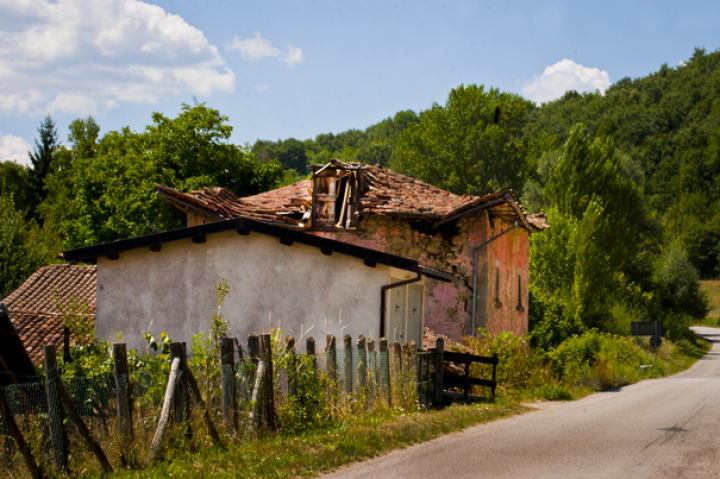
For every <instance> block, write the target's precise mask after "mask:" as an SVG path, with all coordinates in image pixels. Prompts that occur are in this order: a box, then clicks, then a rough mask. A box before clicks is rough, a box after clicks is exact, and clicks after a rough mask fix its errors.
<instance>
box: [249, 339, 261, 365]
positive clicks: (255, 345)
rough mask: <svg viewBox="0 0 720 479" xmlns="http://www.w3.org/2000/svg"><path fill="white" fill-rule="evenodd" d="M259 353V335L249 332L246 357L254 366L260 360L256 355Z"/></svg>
mask: <svg viewBox="0 0 720 479" xmlns="http://www.w3.org/2000/svg"><path fill="white" fill-rule="evenodd" d="M259 355H260V336H258V335H257V334H250V335H249V336H248V358H249V359H250V361H251V362H252V363H254V364H255V366H257V365H258V363H259V362H260V360H259V359H258V356H259Z"/></svg>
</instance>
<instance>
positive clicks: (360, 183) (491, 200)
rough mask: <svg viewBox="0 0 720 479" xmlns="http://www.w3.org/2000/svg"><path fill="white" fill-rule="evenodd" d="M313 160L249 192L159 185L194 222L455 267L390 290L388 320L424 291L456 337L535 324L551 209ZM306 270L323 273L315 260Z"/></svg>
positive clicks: (430, 314) (435, 318) (510, 196)
mask: <svg viewBox="0 0 720 479" xmlns="http://www.w3.org/2000/svg"><path fill="white" fill-rule="evenodd" d="M310 168H311V169H312V177H311V179H308V180H304V181H300V182H298V183H295V184H293V185H290V186H286V187H283V188H279V189H276V190H272V191H268V192H265V193H261V194H259V195H255V196H250V197H245V198H238V197H236V196H235V195H234V194H233V193H232V192H230V191H228V190H227V189H224V188H205V189H203V190H201V191H192V192H190V193H182V192H180V191H177V190H174V189H172V188H168V187H165V186H163V185H158V187H157V189H158V193H159V194H160V195H162V196H163V197H164V198H165V199H166V200H167V201H169V202H170V203H172V204H173V205H175V206H176V207H178V208H180V209H182V210H183V211H184V212H186V213H187V225H188V226H198V225H205V224H212V223H213V222H217V221H222V220H226V219H228V218H248V219H252V220H256V221H258V222H261V223H264V224H267V225H274V226H279V227H282V228H284V229H287V230H288V231H301V232H306V233H309V234H311V235H314V236H317V237H320V238H326V239H332V240H335V241H339V242H342V243H346V244H348V245H356V246H362V247H364V248H368V249H371V250H375V251H378V252H383V253H386V254H390V255H396V256H400V257H404V258H408V259H410V260H414V261H417V262H418V263H419V264H420V265H422V266H426V267H429V268H433V269H435V270H439V271H448V272H452V273H453V277H452V281H451V282H443V281H440V280H437V279H434V278H432V277H428V278H427V279H426V281H425V282H424V284H423V285H422V287H421V286H420V285H419V284H418V285H416V286H415V287H413V286H412V285H410V286H409V287H407V288H398V289H391V290H388V291H387V293H386V294H387V295H388V296H387V298H384V300H386V301H387V302H388V304H389V307H388V308H387V310H386V312H385V314H386V318H385V321H386V322H387V323H388V324H397V323H398V322H400V321H401V319H399V318H405V317H407V315H408V314H409V313H408V309H412V308H415V306H412V305H414V304H416V303H418V302H417V299H415V297H416V296H417V295H419V294H422V295H424V301H421V303H423V306H420V307H421V308H424V324H425V325H426V326H428V327H429V328H431V329H432V330H434V331H437V332H439V333H442V334H446V335H448V336H450V337H452V338H455V339H460V338H461V337H462V336H463V335H467V334H471V333H474V332H476V331H477V328H479V327H482V328H485V329H487V330H489V331H491V332H501V331H513V332H515V333H518V334H522V333H526V332H527V330H528V311H527V309H528V308H527V301H528V261H529V258H528V254H529V246H530V243H529V239H530V235H531V234H532V233H536V232H540V231H542V230H543V229H544V228H546V227H547V221H546V217H545V215H543V214H536V215H528V214H526V212H525V211H524V209H523V208H522V206H521V205H520V204H519V202H518V201H517V199H516V198H515V196H514V193H513V191H512V190H506V191H498V192H496V193H492V194H488V195H485V196H458V195H455V194H452V193H450V192H448V191H444V190H441V189H439V188H436V187H434V186H432V185H429V184H427V183H424V182H422V181H419V180H416V179H414V178H411V177H408V176H405V175H401V174H399V173H396V172H394V171H391V170H388V169H384V168H382V167H380V166H371V165H365V164H360V163H343V162H341V161H339V160H331V162H330V163H328V164H326V165H324V166H321V165H313V166H311V167H310ZM230 258H231V257H228V260H230ZM232 258H234V256H233V257H232ZM284 261H285V258H282V260H281V259H280V257H278V258H274V259H273V260H271V262H270V264H268V265H266V268H270V267H273V268H282V267H285V266H287V267H291V266H290V264H288V265H285V264H284V263H283V262H284ZM271 265H272V266H271ZM306 273H307V274H308V275H309V276H312V277H314V276H315V274H318V273H316V272H314V271H313V269H312V268H310V269H309V270H308V271H307V272H306ZM391 275H392V273H391ZM399 279H401V278H394V277H392V278H391V282H393V281H397V280H399ZM306 280H308V281H309V280H310V279H309V277H308V278H306ZM347 280H348V281H351V278H347ZM174 281H176V282H177V281H192V277H191V276H187V275H181V276H180V277H178V278H174ZM357 294H363V293H362V291H359V290H358V291H357ZM329 296H330V295H328V297H329ZM325 300H327V299H323V301H325ZM418 304H419V303H418ZM347 313H349V312H347V311H346V310H344V311H343V314H347ZM348 320H349V318H348ZM387 334H388V336H389V337H391V335H392V332H391V331H390V330H388V331H387Z"/></svg>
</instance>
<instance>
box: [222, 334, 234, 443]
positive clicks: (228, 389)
mask: <svg viewBox="0 0 720 479" xmlns="http://www.w3.org/2000/svg"><path fill="white" fill-rule="evenodd" d="M220 368H221V372H222V381H221V383H220V388H221V390H222V405H223V406H222V408H223V421H224V422H225V430H226V431H228V432H229V433H230V434H237V428H238V422H237V420H238V418H237V396H236V395H235V340H234V339H233V338H227V337H226V338H220Z"/></svg>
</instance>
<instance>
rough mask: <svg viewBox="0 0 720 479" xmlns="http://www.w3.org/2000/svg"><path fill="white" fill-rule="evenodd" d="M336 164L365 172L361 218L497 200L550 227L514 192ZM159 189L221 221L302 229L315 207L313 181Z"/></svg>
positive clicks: (416, 215)
mask: <svg viewBox="0 0 720 479" xmlns="http://www.w3.org/2000/svg"><path fill="white" fill-rule="evenodd" d="M331 163H333V166H338V167H343V166H345V167H352V168H354V169H359V174H360V175H361V176H362V185H363V187H362V191H361V195H360V200H359V204H358V214H360V215H361V216H373V215H383V216H397V217H403V218H405V219H417V220H426V221H430V222H438V221H443V220H448V219H450V218H452V217H455V216H458V215H460V216H461V215H462V214H463V213H464V212H469V210H471V209H474V208H475V207H478V206H481V205H483V204H486V203H489V202H491V201H493V200H498V201H494V203H496V204H497V206H496V209H497V210H498V211H497V212H498V213H500V214H507V215H509V216H520V217H521V221H523V222H525V221H526V222H527V224H526V227H528V229H531V230H533V231H539V230H542V229H544V228H545V227H547V222H546V218H545V216H544V215H531V216H527V214H526V213H525V210H524V209H523V208H522V206H521V205H520V204H519V203H518V201H517V199H516V198H515V195H514V192H513V190H503V191H497V192H495V193H491V194H488V195H485V196H459V195H456V194H454V193H450V192H449V191H445V190H441V189H440V188H437V187H435V186H432V185H430V184H428V183H425V182H423V181H420V180H417V179H415V178H412V177H409V176H405V175H402V174H400V173H396V172H394V171H392V170H388V169H385V168H382V167H380V166H372V165H364V164H361V163H349V164H345V163H342V162H340V161H339V160H331ZM157 189H158V192H159V193H160V194H161V195H162V196H163V197H164V198H165V199H167V200H168V201H169V202H171V203H173V204H174V205H176V206H177V207H179V208H182V209H185V210H187V209H188V208H190V209H193V210H196V211H199V212H202V213H204V214H207V215H209V216H212V217H215V218H218V219H222V218H231V217H235V216H243V217H247V218H251V219H255V220H259V221H265V222H269V223H274V224H280V225H286V226H295V227H302V226H303V224H304V223H306V222H304V221H302V220H300V218H299V215H300V216H301V215H302V214H304V213H305V212H307V211H309V210H310V209H311V208H312V183H311V180H303V181H300V182H298V183H295V184H292V185H289V186H285V187H283V188H279V189H276V190H271V191H267V192H265V193H260V194H258V195H255V196H247V197H244V198H238V197H237V196H235V195H234V194H233V193H232V192H230V191H228V190H227V189H225V188H204V189H202V190H196V191H191V192H190V193H182V192H180V191H177V190H175V189H172V188H168V187H167V186H164V185H157ZM503 210H504V211H503ZM291 215H293V216H295V217H294V218H293V217H291Z"/></svg>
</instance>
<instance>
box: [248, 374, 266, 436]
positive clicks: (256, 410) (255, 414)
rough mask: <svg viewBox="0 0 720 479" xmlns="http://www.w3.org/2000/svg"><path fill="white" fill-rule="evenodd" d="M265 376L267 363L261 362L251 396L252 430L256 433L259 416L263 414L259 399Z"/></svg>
mask: <svg viewBox="0 0 720 479" xmlns="http://www.w3.org/2000/svg"><path fill="white" fill-rule="evenodd" d="M264 374H265V363H264V362H261V363H260V364H259V365H258V367H257V371H256V374H255V386H254V387H253V390H252V395H251V396H250V407H251V409H250V428H251V429H252V430H253V431H255V430H257V428H258V424H260V420H259V416H260V415H261V414H262V410H261V408H260V404H259V399H260V388H261V387H262V378H263V375H264Z"/></svg>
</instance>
